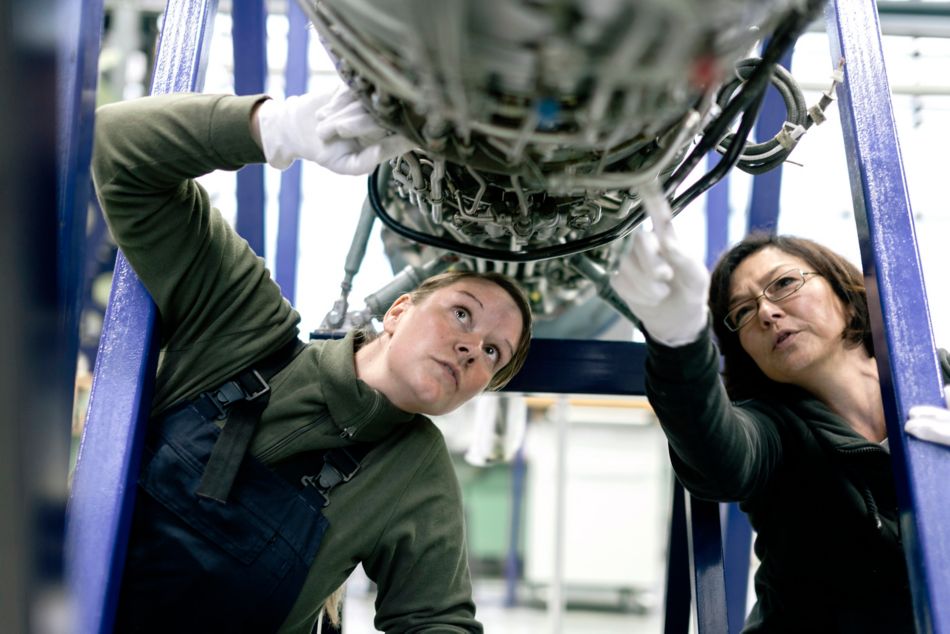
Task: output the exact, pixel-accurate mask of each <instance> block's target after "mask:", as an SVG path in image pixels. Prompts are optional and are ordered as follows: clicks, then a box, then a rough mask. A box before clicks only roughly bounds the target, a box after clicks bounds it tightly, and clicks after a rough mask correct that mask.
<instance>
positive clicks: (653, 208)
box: [613, 189, 709, 346]
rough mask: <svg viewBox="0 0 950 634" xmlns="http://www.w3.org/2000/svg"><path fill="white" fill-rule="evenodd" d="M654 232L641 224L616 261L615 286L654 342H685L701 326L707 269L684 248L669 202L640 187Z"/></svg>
mask: <svg viewBox="0 0 950 634" xmlns="http://www.w3.org/2000/svg"><path fill="white" fill-rule="evenodd" d="M640 195H641V198H642V200H643V204H644V205H645V206H646V208H647V211H648V212H649V214H650V217H651V218H652V219H653V231H646V230H644V229H642V228H641V229H640V230H639V231H637V233H636V234H635V235H634V238H633V250H632V251H631V252H630V253H629V254H628V255H627V256H626V257H625V258H624V259H623V260H622V261H621V262H620V269H619V270H618V271H617V274H616V277H615V278H614V281H613V287H614V290H616V291H617V293H618V294H619V295H620V297H621V298H622V299H623V300H624V301H625V302H627V305H628V306H630V310H632V311H633V313H634V314H635V315H636V316H637V317H639V318H640V321H641V322H642V323H643V328H644V329H645V330H646V331H647V333H649V335H650V337H652V338H653V339H654V340H655V341H657V342H659V343H662V344H664V345H667V346H684V345H686V344H688V343H692V342H693V341H696V340H697V339H698V338H699V336H700V334H702V332H703V331H704V330H705V329H706V325H707V322H708V317H707V315H708V312H709V311H708V309H707V307H706V298H707V295H708V293H709V273H708V272H707V271H706V267H705V266H703V264H702V263H701V262H699V261H697V260H695V259H693V258H692V257H691V256H690V255H689V254H687V253H686V252H685V251H683V248H682V247H681V246H680V243H679V240H677V238H676V234H675V232H674V231H673V225H672V224H671V223H670V220H671V218H672V214H671V212H670V208H669V203H668V202H667V201H666V198H664V197H663V196H662V194H660V193H659V191H657V190H655V189H654V190H653V191H650V190H649V189H647V190H645V191H642V192H640Z"/></svg>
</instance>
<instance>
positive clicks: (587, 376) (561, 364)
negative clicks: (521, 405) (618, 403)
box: [505, 339, 646, 395]
mask: <svg viewBox="0 0 950 634" xmlns="http://www.w3.org/2000/svg"><path fill="white" fill-rule="evenodd" d="M645 361H646V346H645V345H644V344H642V343H632V342H630V343H628V342H622V341H583V340H579V339H534V340H533V341H532V342H531V354H529V355H528V358H527V360H526V361H525V364H524V367H523V368H522V369H521V371H520V372H519V373H518V374H517V375H516V376H515V377H514V378H513V379H512V380H511V382H510V383H509V384H508V385H507V386H506V387H505V390H506V391H510V392H548V393H554V394H627V395H638V394H644V393H645V392H644V363H645Z"/></svg>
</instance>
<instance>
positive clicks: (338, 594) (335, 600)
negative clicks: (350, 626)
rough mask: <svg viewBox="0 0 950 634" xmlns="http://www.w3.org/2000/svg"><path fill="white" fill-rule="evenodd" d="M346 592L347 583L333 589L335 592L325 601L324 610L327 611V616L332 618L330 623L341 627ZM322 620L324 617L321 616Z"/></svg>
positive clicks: (338, 627)
mask: <svg viewBox="0 0 950 634" xmlns="http://www.w3.org/2000/svg"><path fill="white" fill-rule="evenodd" d="M345 593H346V584H343V585H342V586H340V587H339V588H337V589H336V590H334V591H333V593H332V594H331V595H330V596H328V597H327V600H326V601H324V602H323V612H324V613H326V615H327V618H328V619H330V624H331V625H332V626H333V627H334V628H336V629H340V617H341V616H342V613H343V595H344V594H345ZM320 620H321V621H322V620H323V618H322V617H321V619H320Z"/></svg>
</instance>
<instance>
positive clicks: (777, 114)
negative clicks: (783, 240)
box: [746, 50, 792, 233]
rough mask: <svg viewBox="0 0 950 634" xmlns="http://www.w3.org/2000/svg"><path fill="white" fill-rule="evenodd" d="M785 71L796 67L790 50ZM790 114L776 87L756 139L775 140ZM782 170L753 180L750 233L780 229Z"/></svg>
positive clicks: (757, 126) (758, 123) (767, 101)
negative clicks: (793, 66)
mask: <svg viewBox="0 0 950 634" xmlns="http://www.w3.org/2000/svg"><path fill="white" fill-rule="evenodd" d="M779 64H781V65H782V66H784V67H785V68H789V69H790V68H791V67H792V51H791V50H789V51H787V52H786V53H785V55H784V56H782V59H780V60H779ZM786 118H787V113H786V112H785V103H784V102H783V101H782V97H781V96H780V95H779V94H778V91H776V90H775V89H774V88H772V89H770V90H769V91H768V93H766V95H765V101H764V102H763V103H762V111H761V113H760V114H759V119H758V120H757V121H756V122H755V139H756V141H758V142H762V141H764V140H765V139H770V138H772V137H773V136H774V135H775V133H776V132H778V131H779V130H781V129H782V124H783V123H785V120H786ZM782 169H783V166H782V165H779V166H778V167H776V168H775V169H773V170H770V171H768V172H765V173H764V174H757V175H756V176H755V178H754V179H753V181H752V196H751V197H750V199H749V219H748V225H747V227H746V231H747V232H748V233H752V232H753V231H764V232H766V233H775V231H776V228H777V227H778V212H779V203H780V193H781V190H782Z"/></svg>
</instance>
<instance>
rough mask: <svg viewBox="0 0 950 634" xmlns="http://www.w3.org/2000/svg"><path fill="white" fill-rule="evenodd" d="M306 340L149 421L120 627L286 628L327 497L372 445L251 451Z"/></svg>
mask: <svg viewBox="0 0 950 634" xmlns="http://www.w3.org/2000/svg"><path fill="white" fill-rule="evenodd" d="M303 347H304V345H303V344H302V343H300V342H299V341H296V340H295V341H294V342H292V344H289V345H288V346H286V347H284V348H283V349H282V350H280V351H278V352H277V353H275V354H274V355H271V357H269V358H268V359H266V360H264V361H262V362H260V363H258V364H255V366H254V368H253V369H249V370H245V371H244V372H242V373H240V374H239V375H237V376H236V377H235V378H234V379H232V380H231V381H228V382H225V383H224V384H223V385H222V386H221V387H219V388H218V389H216V390H211V391H209V392H205V393H204V394H202V395H200V396H199V397H198V398H196V399H194V400H193V401H189V402H187V403H184V404H181V405H177V406H174V407H172V408H171V409H170V410H168V411H167V413H164V414H163V415H161V416H160V417H157V419H156V420H153V421H152V423H150V425H149V429H148V432H147V439H146V447H145V452H144V455H143V458H142V468H141V471H140V476H139V482H138V492H137V493H138V495H137V499H136V502H135V510H134V513H133V519H132V529H131V537H130V541H129V548H128V555H127V558H126V566H125V574H124V576H123V578H122V587H121V593H120V599H119V609H118V614H117V617H116V618H117V620H116V629H115V631H116V632H175V633H180V632H254V633H260V632H273V631H276V630H277V629H278V628H279V627H280V625H281V623H283V620H284V618H285V617H286V616H287V614H288V613H289V612H290V609H291V607H292V606H293V604H294V601H295V600H296V599H297V595H298V594H299V592H300V589H301V587H302V586H303V583H304V581H305V579H306V577H307V573H308V572H309V570H310V565H311V563H312V562H313V560H314V557H315V556H316V553H317V549H318V548H319V547H320V542H321V540H322V538H323V534H324V533H325V532H326V529H327V526H328V522H327V520H326V518H325V517H324V516H323V513H322V511H321V509H322V508H323V506H324V505H325V504H326V503H327V498H326V497H325V496H326V492H327V491H328V490H329V488H332V486H333V485H334V484H337V483H339V482H340V481H345V480H348V479H349V478H350V477H352V475H353V474H354V473H355V472H356V470H357V469H358V467H359V460H360V458H361V457H362V455H363V454H365V452H366V451H365V449H364V448H363V447H358V448H356V449H355V450H354V449H350V450H349V451H346V450H343V451H342V452H341V451H340V450H332V451H328V452H310V453H307V454H301V456H299V457H296V458H294V459H293V461H292V463H288V464H287V465H284V467H283V468H280V467H279V468H278V469H279V472H278V471H275V470H274V469H272V468H270V467H267V466H265V465H264V464H263V463H261V462H259V461H258V460H256V459H255V458H253V457H252V456H249V455H245V453H246V450H247V446H248V444H249V442H250V438H251V435H252V434H253V431H254V425H255V424H256V422H257V420H258V419H259V418H260V413H261V412H262V411H263V409H264V407H265V406H266V403H267V397H268V394H267V392H268V390H269V388H268V386H267V383H266V381H267V380H269V379H270V377H271V376H273V375H274V374H276V373H277V371H279V370H280V369H281V368H282V367H284V366H285V365H286V364H287V363H289V362H290V361H291V360H292V359H293V357H294V356H296V354H298V353H299V352H300V350H302V349H303ZM264 377H266V379H265V378H264ZM223 418H228V421H227V423H226V424H225V426H224V429H223V431H222V430H221V429H220V428H219V426H218V424H216V423H215V421H216V420H218V421H220V420H221V419H223ZM236 423H237V424H236ZM209 463H210V464H209ZM302 474H303V475H304V477H303V478H301V475H302ZM308 474H310V475H308ZM313 474H318V475H313ZM301 480H303V483H301ZM321 485H322V486H321Z"/></svg>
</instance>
